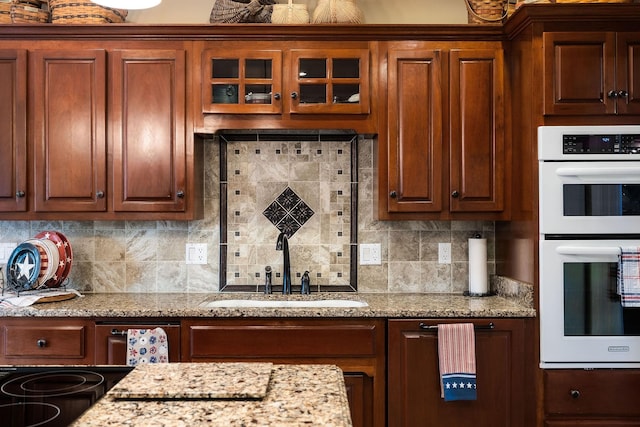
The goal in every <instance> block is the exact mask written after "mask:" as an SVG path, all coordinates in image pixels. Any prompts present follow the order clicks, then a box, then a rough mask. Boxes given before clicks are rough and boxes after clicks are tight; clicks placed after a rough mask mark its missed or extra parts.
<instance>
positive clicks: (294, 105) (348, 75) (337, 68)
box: [288, 49, 370, 114]
mask: <svg viewBox="0 0 640 427" xmlns="http://www.w3.org/2000/svg"><path fill="white" fill-rule="evenodd" d="M290 60H291V62H292V64H291V67H289V70H291V71H290V72H291V74H290V76H289V79H288V84H289V86H288V88H289V89H290V94H289V96H290V97H291V103H290V111H291V113H330V114H368V113H369V108H370V107H369V50H368V49H299V50H297V49H296V50H292V51H291V55H290Z"/></svg>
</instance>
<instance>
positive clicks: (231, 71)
mask: <svg viewBox="0 0 640 427" xmlns="http://www.w3.org/2000/svg"><path fill="white" fill-rule="evenodd" d="M239 73H240V72H239V60H237V59H215V58H214V59H212V60H211V77H212V78H214V79H237V78H238V77H239V75H240V74H239Z"/></svg>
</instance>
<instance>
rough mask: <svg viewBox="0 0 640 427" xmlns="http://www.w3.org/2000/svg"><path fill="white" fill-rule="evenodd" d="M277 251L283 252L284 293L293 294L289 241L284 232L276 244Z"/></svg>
mask: <svg viewBox="0 0 640 427" xmlns="http://www.w3.org/2000/svg"><path fill="white" fill-rule="evenodd" d="M276 251H282V252H283V258H284V273H283V276H282V293H283V294H290V293H291V261H290V259H289V240H288V239H287V235H286V234H285V233H284V232H282V233H280V234H279V235H278V241H277V242H276Z"/></svg>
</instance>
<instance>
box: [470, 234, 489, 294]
mask: <svg viewBox="0 0 640 427" xmlns="http://www.w3.org/2000/svg"><path fill="white" fill-rule="evenodd" d="M488 292H489V287H488V275H487V239H481V238H472V239H469V294H470V295H484V294H487V293H488Z"/></svg>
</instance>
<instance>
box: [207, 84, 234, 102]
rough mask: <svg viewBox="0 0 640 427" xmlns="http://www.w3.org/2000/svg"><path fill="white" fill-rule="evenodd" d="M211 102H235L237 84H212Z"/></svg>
mask: <svg viewBox="0 0 640 427" xmlns="http://www.w3.org/2000/svg"><path fill="white" fill-rule="evenodd" d="M211 103H212V104H237V103H238V85H232V84H214V85H213V93H212V97H211Z"/></svg>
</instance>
